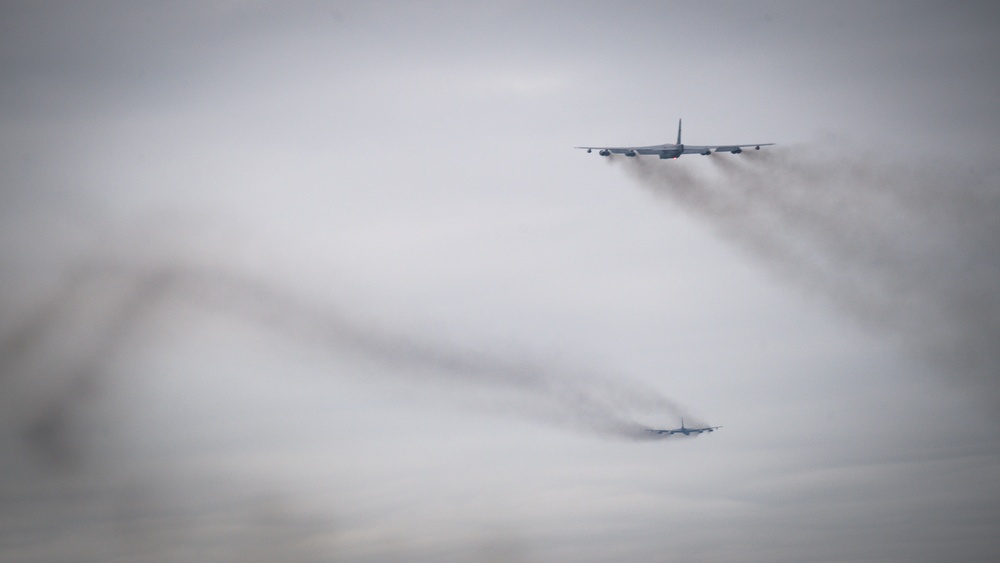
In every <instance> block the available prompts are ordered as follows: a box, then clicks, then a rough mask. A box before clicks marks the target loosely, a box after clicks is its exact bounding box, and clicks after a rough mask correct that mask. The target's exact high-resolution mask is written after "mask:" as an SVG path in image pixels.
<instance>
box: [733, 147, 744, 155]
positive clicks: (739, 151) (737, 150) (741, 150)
mask: <svg viewBox="0 0 1000 563" xmlns="http://www.w3.org/2000/svg"><path fill="white" fill-rule="evenodd" d="M741 152H743V149H741V148H739V147H737V148H735V149H733V154H740V153H741Z"/></svg>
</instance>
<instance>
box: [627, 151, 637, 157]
mask: <svg viewBox="0 0 1000 563" xmlns="http://www.w3.org/2000/svg"><path fill="white" fill-rule="evenodd" d="M625 156H635V151H634V150H629V151H628V152H627V153H625Z"/></svg>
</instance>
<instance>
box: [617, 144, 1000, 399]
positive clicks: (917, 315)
mask: <svg viewBox="0 0 1000 563" xmlns="http://www.w3.org/2000/svg"><path fill="white" fill-rule="evenodd" d="M622 160H623V159H615V162H622ZM709 162H711V163H712V164H713V166H711V167H709V168H705V167H704V166H703V165H699V162H697V161H695V162H694V163H691V162H688V163H680V162H675V161H671V162H659V161H653V160H644V159H640V158H635V159H627V160H625V162H624V166H625V167H626V170H627V171H628V172H629V173H630V174H632V175H633V176H635V177H636V178H637V179H638V180H639V181H640V182H641V183H642V184H643V185H645V186H647V187H648V188H651V189H652V190H653V191H654V192H655V193H656V194H657V195H659V196H663V197H666V198H668V199H669V200H671V201H672V202H673V203H675V204H677V205H679V206H680V207H682V208H684V209H685V210H687V211H689V212H691V213H693V214H695V215H697V216H700V217H702V218H704V219H706V220H707V221H708V222H709V223H710V224H711V226H712V227H713V228H714V229H715V230H716V232H717V233H718V234H719V235H720V236H722V237H723V238H725V239H727V240H729V241H731V242H732V243H734V244H736V245H738V246H740V247H742V248H743V249H744V250H747V251H749V252H750V253H752V254H753V255H755V256H757V257H758V258H760V259H762V260H763V261H765V262H766V263H767V265H768V266H769V267H771V268H773V269H776V270H777V271H779V272H780V273H781V274H783V275H785V276H786V277H788V278H791V279H792V280H794V281H795V282H796V283H797V284H798V285H800V286H802V287H805V288H807V289H809V290H815V291H816V292H818V293H820V294H822V295H824V296H826V297H827V298H830V299H832V300H833V301H834V303H835V304H836V305H837V306H838V307H839V308H842V309H844V310H846V311H848V312H849V313H850V314H851V315H853V316H854V317H855V318H857V319H859V320H861V321H862V322H863V323H864V324H865V325H866V326H868V327H870V328H875V329H879V330H881V331H883V332H885V333H888V334H890V335H892V336H893V337H894V338H896V339H897V340H899V341H902V342H903V343H904V344H906V345H907V346H909V347H911V348H912V349H914V350H916V351H917V352H918V353H919V354H921V355H923V356H925V357H926V358H928V359H929V360H931V361H932V362H933V363H934V364H936V365H937V366H938V367H939V368H943V369H945V370H947V371H948V372H950V373H952V374H954V375H955V376H956V377H957V380H959V381H962V382H965V383H970V384H972V385H974V391H975V392H977V393H978V392H980V391H984V392H986V393H987V394H988V396H989V398H990V400H991V401H994V402H995V401H996V400H997V399H998V398H1000V393H998V391H1000V253H998V252H997V251H996V244H997V241H1000V190H998V183H997V181H996V177H995V176H993V177H990V176H989V175H988V174H986V173H977V172H975V171H968V170H959V167H958V166H957V165H948V164H947V163H945V162H940V161H939V162H935V163H934V167H933V168H931V167H929V166H925V167H915V166H909V165H907V166H904V165H900V164H894V163H889V162H885V161H878V160H875V159H874V158H865V157H861V158H858V157H857V155H852V156H851V157H850V158H842V159H841V158H835V157H832V156H823V155H818V154H814V153H812V152H811V151H809V150H808V149H806V148H791V149H783V150H782V149H780V148H779V149H776V150H770V151H766V152H765V151H761V152H760V153H756V152H754V153H750V154H746V155H743V156H742V157H735V158H734V157H730V156H728V155H713V156H711V157H709Z"/></svg>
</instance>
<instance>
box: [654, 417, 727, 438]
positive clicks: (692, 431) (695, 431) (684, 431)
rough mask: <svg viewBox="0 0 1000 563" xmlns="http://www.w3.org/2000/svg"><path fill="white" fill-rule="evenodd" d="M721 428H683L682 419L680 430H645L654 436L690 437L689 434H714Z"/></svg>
mask: <svg viewBox="0 0 1000 563" xmlns="http://www.w3.org/2000/svg"><path fill="white" fill-rule="evenodd" d="M718 428H722V427H721V426H706V427H704V428H685V427H684V419H683V418H682V419H681V427H680V428H672V429H670V430H654V429H652V428H647V429H646V432H653V433H655V434H667V435H670V434H683V435H685V436H690V435H691V434H701V433H702V432H714V431H715V430H716V429H718Z"/></svg>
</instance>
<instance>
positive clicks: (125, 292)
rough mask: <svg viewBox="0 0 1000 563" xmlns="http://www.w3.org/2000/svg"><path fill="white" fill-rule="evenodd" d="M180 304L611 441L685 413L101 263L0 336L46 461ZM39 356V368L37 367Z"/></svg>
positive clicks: (197, 281)
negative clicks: (147, 332)
mask: <svg viewBox="0 0 1000 563" xmlns="http://www.w3.org/2000/svg"><path fill="white" fill-rule="evenodd" d="M179 302H180V303H179ZM178 304H187V305H194V306H195V307H197V308H199V309H201V310H203V311H205V312H209V313H213V312H214V313H215V314H223V315H226V316H229V317H231V318H235V319H237V320H240V321H244V322H248V323H255V324H260V325H262V326H263V327H265V328H267V329H268V330H271V331H273V332H275V333H276V334H278V335H280V336H282V337H284V338H287V339H289V340H291V341H294V342H297V343H300V344H302V345H303V346H306V347H310V348H316V349H323V350H327V351H330V352H332V353H340V354H348V355H354V356H358V357H361V358H363V359H366V360H368V361H374V362H376V363H377V364H380V365H382V366H383V368H389V369H388V370H386V369H382V370H380V372H385V371H391V372H392V373H393V375H394V376H395V377H397V378H399V379H400V380H401V381H407V380H409V381H419V382H420V384H421V385H427V384H437V385H443V386H445V387H449V388H459V389H460V393H463V394H460V395H459V396H460V397H467V398H473V396H474V395H475V394H476V393H477V392H478V393H488V394H489V397H490V401H489V402H490V404H491V406H492V408H493V409H494V410H497V411H500V412H502V413H505V414H508V415H514V416H519V417H522V418H527V419H530V420H535V421H538V422H544V423H548V424H554V425H557V426H561V427H567V428H573V429H576V430H578V431H583V432H588V433H593V434H597V435H603V436H606V437H609V438H616V439H627V440H645V439H652V438H653V436H652V435H651V434H649V433H647V432H645V431H644V429H645V427H644V426H643V425H641V424H639V423H638V422H637V420H636V418H637V417H639V416H642V415H650V414H657V415H660V416H662V415H663V414H671V415H674V416H681V415H683V414H684V413H681V412H680V410H679V409H678V407H677V406H676V405H674V404H673V403H672V402H671V401H670V400H668V399H667V398H665V397H664V396H663V395H662V394H660V393H658V392H657V391H655V390H653V389H650V388H648V387H645V386H642V385H639V384H638V383H636V382H632V381H627V380H624V379H620V378H609V377H605V376H598V375H596V374H588V373H584V372H580V371H579V370H574V371H569V370H565V369H559V368H556V367H553V366H547V365H545V364H543V363H539V362H531V361H518V360H513V359H505V358H500V357H493V356H490V355H487V354H477V353H470V352H464V351H461V350H456V349H454V348H452V347H449V346H447V345H443V344H436V343H433V342H431V341H430V340H427V339H421V338H415V337H406V336H400V335H395V334H390V333H388V332H386V331H380V330H376V329H373V328H370V327H365V326H363V325H362V324H361V323H358V322H356V321H353V320H351V319H349V318H348V317H347V316H345V315H344V314H342V313H341V312H339V311H337V310H335V309H334V308H331V307H330V306H328V305H324V304H322V303H318V302H315V301H312V300H309V299H306V298H305V297H303V296H301V295H299V294H296V293H294V292H290V291H286V290H282V289H279V288H277V287H275V286H272V285H269V284H267V283H263V282H261V281H259V280H254V279H251V278H249V277H245V276H240V275H236V274H232V273H229V272H224V271H218V270H215V271H213V270H208V269H200V268H188V267H182V266H156V267H136V266H127V265H123V264H114V265H107V264H105V265H88V266H85V267H82V268H80V269H78V270H77V271H75V272H73V273H72V274H71V275H69V276H68V277H67V280H66V283H65V284H64V286H63V287H62V288H61V289H60V290H59V291H57V292H56V294H55V295H54V296H53V297H52V298H51V299H49V300H48V303H47V305H45V306H43V307H41V308H40V310H38V311H37V312H36V314H35V315H34V316H31V317H30V318H26V319H23V320H22V322H21V323H20V324H19V325H18V326H19V328H18V329H17V330H15V331H13V332H12V333H11V334H9V335H6V338H3V339H2V341H0V352H2V353H0V384H3V385H4V387H5V388H6V390H7V391H8V393H7V396H8V397H18V398H19V399H18V401H17V402H16V403H11V404H5V405H4V406H5V410H7V416H8V417H9V416H11V412H15V413H16V412H20V413H21V415H20V416H18V415H16V414H15V415H14V417H15V419H19V420H20V422H19V424H20V425H21V426H22V427H23V428H22V433H23V435H24V437H25V438H26V439H27V440H28V441H29V443H31V444H32V446H33V449H35V450H36V451H38V452H40V453H41V454H43V455H44V456H45V457H46V458H47V459H49V460H50V461H55V462H66V461H68V460H71V459H72V458H73V456H74V454H75V451H74V448H73V447H72V446H73V441H74V440H75V436H74V434H73V433H72V429H73V426H74V425H73V423H72V419H73V415H74V413H75V412H76V411H77V410H79V409H81V408H82V407H81V403H82V402H83V401H81V397H80V394H79V391H80V390H81V389H88V388H93V387H94V386H95V385H97V384H98V383H99V381H98V380H99V378H100V374H101V372H102V368H103V367H104V366H103V365H102V364H106V363H108V362H110V359H109V358H112V357H113V356H114V354H115V353H116V352H120V351H121V349H122V348H123V347H124V346H128V345H130V344H131V345H135V344H136V341H135V339H136V336H135V335H136V334H137V333H138V334H140V336H141V331H137V330H136V329H137V328H139V327H141V325H142V323H145V322H149V320H150V318H151V317H152V316H153V315H156V316H157V317H162V316H164V315H169V313H170V311H171V310H172V306H175V305H178ZM57 357H61V358H63V359H62V360H61V361H54V360H52V358H57ZM32 359H34V360H35V362H36V364H38V365H34V366H33V367H32V365H31V363H32V362H31V360H32ZM331 361H335V358H331ZM39 362H40V363H39ZM40 382H41V383H40ZM32 397H36V398H32Z"/></svg>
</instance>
